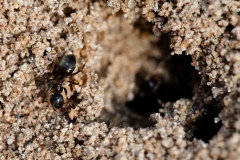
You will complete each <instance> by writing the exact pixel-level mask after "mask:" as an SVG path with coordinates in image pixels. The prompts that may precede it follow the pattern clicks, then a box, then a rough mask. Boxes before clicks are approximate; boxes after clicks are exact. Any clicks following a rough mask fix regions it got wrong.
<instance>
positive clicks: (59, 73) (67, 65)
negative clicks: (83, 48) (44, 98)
mask: <svg viewBox="0 0 240 160" xmlns="http://www.w3.org/2000/svg"><path fill="white" fill-rule="evenodd" d="M84 66H85V64H84V65H83V67H82V69H83V68H84ZM75 68H76V57H75V56H74V55H73V54H69V55H64V56H63V57H62V58H61V60H60V62H59V63H58V66H57V67H56V71H55V72H53V70H54V69H55V63H54V65H53V67H52V71H51V72H52V73H53V74H55V78H53V79H50V80H55V83H54V84H53V85H52V87H51V88H50V89H49V90H52V91H53V94H52V95H50V103H51V105H52V106H53V107H54V108H57V109H59V108H61V107H62V106H63V104H64V99H63V96H62V94H61V93H62V92H63V90H64V92H65V94H66V93H67V90H66V88H65V87H63V86H62V85H63V83H64V81H65V78H66V77H68V76H73V75H76V74H78V73H79V72H80V70H79V71H77V72H76V73H73V71H74V70H75ZM69 82H70V83H72V84H75V85H76V84H78V83H76V82H72V81H69Z"/></svg>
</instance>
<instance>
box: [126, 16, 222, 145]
mask: <svg viewBox="0 0 240 160" xmlns="http://www.w3.org/2000/svg"><path fill="white" fill-rule="evenodd" d="M139 24H140V25H139ZM138 25H139V26H138ZM144 25H145V27H143V26H144ZM135 27H136V28H138V29H140V30H141V31H143V32H146V31H147V32H152V27H151V24H149V23H148V22H146V21H144V20H142V19H141V21H140V22H139V21H138V22H137V23H136V24H135ZM155 45H157V46H158V47H159V50H162V51H164V52H165V54H166V55H165V57H166V58H165V59H161V58H160V59H158V57H155V62H156V63H162V62H163V63H164V68H165V69H166V70H167V74H169V77H170V79H169V80H167V81H164V80H160V79H159V76H158V75H151V74H149V73H147V72H145V71H144V70H140V71H139V72H138V73H137V74H136V75H135V83H136V86H137V90H136V92H135V96H134V98H133V99H132V100H131V101H128V102H126V106H127V108H129V109H130V110H132V111H133V112H135V113H137V114H139V115H141V116H142V117H145V119H146V121H147V120H148V118H149V116H150V115H151V114H153V113H158V112H159V109H161V108H162V106H161V105H160V103H159V101H161V102H176V101H177V100H179V99H181V98H187V99H192V97H193V96H194V91H195V89H196V88H197V87H199V85H200V81H201V78H200V76H199V75H198V72H197V71H196V70H195V69H194V67H193V66H192V65H191V63H192V59H191V56H187V55H186V54H185V53H183V54H182V55H173V56H171V55H170V53H171V51H172V50H171V49H170V47H169V46H170V36H169V35H168V34H162V35H161V36H160V37H159V41H158V43H157V44H155ZM152 58H154V57H151V56H150V57H149V59H152ZM200 103H201V102H200ZM201 104H203V105H202V106H206V105H204V103H203V102H202V103H201ZM204 108H205V112H203V115H201V116H200V117H198V118H197V119H196V120H195V121H194V122H193V124H191V125H194V126H195V127H194V129H193V130H192V135H193V138H197V139H201V140H203V141H205V142H208V141H209V140H210V139H212V137H213V136H214V135H216V134H217V132H218V131H219V129H220V128H221V127H222V122H221V121H219V122H217V123H216V122H214V119H215V118H216V117H217V116H218V114H219V112H220V111H221V110H220V109H219V107H217V106H215V105H213V106H209V107H204ZM162 115H163V116H164V113H162ZM149 124H151V123H149Z"/></svg>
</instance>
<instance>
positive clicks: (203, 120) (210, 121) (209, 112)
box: [193, 106, 223, 142]
mask: <svg viewBox="0 0 240 160" xmlns="http://www.w3.org/2000/svg"><path fill="white" fill-rule="evenodd" d="M205 108H206V111H205V112H204V113H203V114H202V116H201V117H200V118H199V119H197V120H196V121H195V122H194V123H193V126H196V128H195V130H194V131H193V136H194V138H197V139H201V140H203V141H204V142H208V141H209V140H211V139H212V138H213V136H215V135H216V134H217V132H218V131H219V130H220V128H221V127H222V125H223V124H222V122H221V121H218V122H217V123H215V122H214V118H216V117H217V116H218V114H219V112H220V109H218V108H216V107H214V106H207V107H205Z"/></svg>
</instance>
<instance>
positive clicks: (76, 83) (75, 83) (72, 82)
mask: <svg viewBox="0 0 240 160" xmlns="http://www.w3.org/2000/svg"><path fill="white" fill-rule="evenodd" d="M67 82H69V83H71V84H74V85H78V84H79V83H78V82H74V81H67Z"/></svg>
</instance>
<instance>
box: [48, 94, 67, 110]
mask: <svg viewBox="0 0 240 160" xmlns="http://www.w3.org/2000/svg"><path fill="white" fill-rule="evenodd" d="M50 103H51V105H52V106H53V107H54V108H57V109H59V108H61V107H62V106H63V103H64V99H63V96H62V95H61V94H60V93H58V94H53V95H51V96H50Z"/></svg>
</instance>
